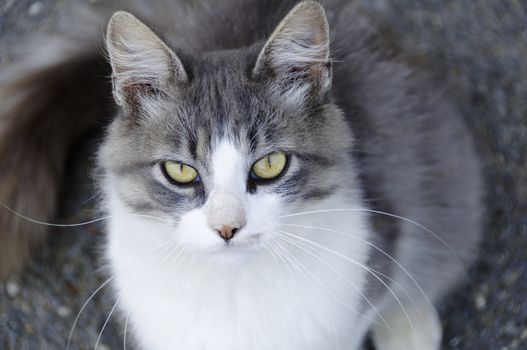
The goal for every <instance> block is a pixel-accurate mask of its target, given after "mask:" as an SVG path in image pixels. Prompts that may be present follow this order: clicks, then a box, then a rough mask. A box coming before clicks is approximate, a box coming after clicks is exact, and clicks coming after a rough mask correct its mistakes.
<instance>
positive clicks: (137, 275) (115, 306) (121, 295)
mask: <svg viewBox="0 0 527 350" xmlns="http://www.w3.org/2000/svg"><path fill="white" fill-rule="evenodd" d="M173 247H176V248H177V247H178V246H177V244H172V245H168V247H166V248H167V249H165V250H163V252H161V253H159V254H158V255H157V256H156V257H155V258H153V259H152V261H150V263H148V264H147V265H145V266H144V267H143V268H142V269H141V270H140V271H139V272H137V273H136V274H135V277H134V278H133V279H132V281H130V282H129V283H128V284H127V285H126V286H125V288H124V289H123V292H122V293H120V294H119V296H118V298H117V300H116V302H115V303H114V305H113V307H112V309H111V310H110V314H109V315H108V317H107V318H106V320H105V321H104V324H103V326H102V328H101V331H100V332H99V335H98V336H97V341H96V342H95V346H94V348H93V349H94V350H97V348H98V347H99V343H100V341H101V337H102V335H103V333H104V330H105V328H106V326H107V325H108V323H109V322H110V319H111V317H112V314H113V313H114V312H115V309H116V308H117V305H118V304H119V302H120V301H121V299H122V297H123V295H124V291H126V289H127V288H129V287H130V285H131V284H132V283H133V282H135V280H136V279H137V278H138V277H139V276H140V275H141V273H143V272H144V271H145V270H146V269H147V268H149V267H150V265H151V264H152V263H154V262H155V261H156V260H157V259H158V258H160V257H161V256H162V255H163V254H164V253H165V252H168V253H167V255H165V257H164V258H163V259H162V261H161V262H160V263H158V267H159V266H160V265H161V263H163V262H164V261H165V260H166V258H168V257H170V255H172V253H173V252H174V251H171V249H170V248H173ZM156 270H157V268H156Z"/></svg>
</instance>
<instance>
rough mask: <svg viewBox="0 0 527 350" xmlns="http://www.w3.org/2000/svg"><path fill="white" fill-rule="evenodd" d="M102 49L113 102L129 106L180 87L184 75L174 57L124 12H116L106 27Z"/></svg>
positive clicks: (182, 69) (176, 58) (185, 75)
mask: <svg viewBox="0 0 527 350" xmlns="http://www.w3.org/2000/svg"><path fill="white" fill-rule="evenodd" d="M106 45H107V48H108V54H109V56H110V63H111V65H112V70H113V74H112V77H113V86H114V88H113V90H114V91H113V92H114V97H115V99H116V102H117V103H118V104H119V105H120V106H122V107H126V106H133V105H135V104H136V103H137V101H138V99H139V98H140V97H142V96H145V95H149V94H152V93H159V92H165V93H167V92H168V91H167V90H168V89H167V87H169V86H171V85H173V84H178V83H183V82H185V81H186V80H187V73H186V72H185V69H184V67H183V65H182V63H181V61H180V60H179V58H178V57H177V56H176V54H175V53H174V52H173V51H172V50H171V49H170V48H169V47H168V46H167V45H166V44H165V43H164V42H163V41H162V40H161V39H160V38H159V37H158V36H157V35H156V34H155V33H154V32H153V31H152V30H150V28H148V27H147V26H146V25H145V24H143V23H142V22H141V21H139V20H138V19H137V18H136V17H134V16H133V15H131V14H130V13H128V12H124V11H119V12H116V13H115V14H114V15H113V16H112V18H111V19H110V22H109V24H108V30H107V35H106Z"/></svg>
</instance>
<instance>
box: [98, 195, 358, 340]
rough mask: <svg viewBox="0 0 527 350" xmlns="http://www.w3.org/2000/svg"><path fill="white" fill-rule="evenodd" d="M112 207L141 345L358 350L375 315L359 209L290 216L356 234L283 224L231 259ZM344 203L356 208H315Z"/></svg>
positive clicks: (115, 258)
mask: <svg viewBox="0 0 527 350" xmlns="http://www.w3.org/2000/svg"><path fill="white" fill-rule="evenodd" d="M109 204H110V205H109V209H110V212H111V220H110V225H109V231H110V232H109V244H108V251H107V256H108V258H109V261H110V267H111V270H112V272H113V273H116V274H117V278H116V279H115V284H114V288H115V291H116V295H117V298H119V308H120V309H121V310H122V311H123V315H124V316H125V317H128V316H129V323H130V324H129V331H130V333H131V334H133V337H134V338H136V339H137V340H138V341H139V343H140V344H141V345H142V346H143V348H145V349H153V350H155V349H160V350H165V349H178V350H194V349H196V350H197V349H200V350H203V349H214V350H222V349H230V350H233V349H240V350H241V349H261V350H263V349H287V350H295V349H303V350H306V349H317V350H320V349H353V348H354V347H355V346H356V343H357V341H360V339H361V337H362V334H356V333H355V332H354V330H356V329H362V328H363V327H362V326H359V324H364V322H368V321H365V319H364V316H363V315H361V314H360V311H361V310H360V304H362V303H363V302H362V300H361V298H363V296H361V292H360V291H361V289H362V288H363V285H364V279H365V274H366V271H365V269H364V268H363V267H361V265H363V264H365V261H366V259H367V251H368V250H367V245H366V244H364V243H363V242H362V243H361V240H366V239H367V238H368V237H367V232H368V230H367V227H366V224H365V220H364V216H363V214H361V213H360V212H334V213H320V214H308V215H299V216H293V217H288V218H284V219H283V222H287V223H291V224H296V225H306V226H313V227H327V228H330V229H332V230H337V231H343V232H346V233H348V234H349V236H345V235H342V234H337V233H335V232H328V231H324V230H320V229H306V228H303V229H300V228H298V227H293V226H282V230H281V232H282V233H281V237H282V238H279V239H276V242H274V243H273V242H272V243H270V245H269V248H265V249H260V250H258V251H254V252H252V253H251V254H250V256H245V257H244V258H239V259H233V261H231V262H230V263H229V264H224V263H217V262H216V261H215V260H214V259H210V258H209V257H207V256H206V255H204V254H200V253H195V252H194V253H190V252H185V251H184V250H183V249H180V248H178V246H177V243H174V239H173V238H171V237H170V232H169V230H167V224H166V223H162V222H158V221H156V220H154V219H149V218H145V217H139V216H132V215H129V214H126V210H125V209H124V207H123V206H122V204H121V203H120V202H119V200H118V199H117V197H116V196H110V201H109ZM343 206H346V207H348V208H350V207H355V208H356V207H357V206H358V205H357V204H356V205H355V206H353V203H349V202H348V203H346V201H343V200H342V199H338V198H333V199H331V200H329V201H326V202H323V203H321V204H319V205H317V207H316V208H308V210H320V209H324V208H342V207H343ZM285 232H287V233H288V234H293V235H296V236H298V237H300V238H295V237H293V236H287V234H286V233H285ZM351 236H354V237H356V239H352V238H350V237H351ZM308 241H310V242H313V243H308ZM167 242H172V243H167ZM324 247H327V248H324ZM331 250H334V251H335V252H338V254H337V253H335V252H333V251H331ZM343 256H346V257H348V259H344V258H343ZM352 260H353V261H352Z"/></svg>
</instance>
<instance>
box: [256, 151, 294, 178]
mask: <svg viewBox="0 0 527 350" xmlns="http://www.w3.org/2000/svg"><path fill="white" fill-rule="evenodd" d="M286 165H287V156H286V154H285V153H284V152H275V153H271V154H268V155H266V156H265V157H263V158H261V159H260V160H258V161H257V162H256V163H254V165H253V167H252V169H251V172H252V175H253V177H255V178H256V179H260V180H271V179H274V178H275V177H278V176H279V175H280V174H282V172H283V171H284V169H285V166H286Z"/></svg>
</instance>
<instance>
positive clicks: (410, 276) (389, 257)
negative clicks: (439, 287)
mask: <svg viewBox="0 0 527 350" xmlns="http://www.w3.org/2000/svg"><path fill="white" fill-rule="evenodd" d="M283 225H284V226H289V227H298V228H303V229H310V230H323V231H326V232H332V233H337V234H340V235H343V236H346V237H349V238H352V239H355V240H357V241H359V242H361V243H364V244H366V245H368V246H370V247H372V248H373V249H375V250H377V251H378V252H380V253H381V254H383V255H385V256H386V257H387V258H388V259H390V260H391V261H393V262H394V263H395V264H396V265H397V266H398V267H399V268H400V269H401V270H402V271H403V272H404V273H405V274H406V275H407V276H408V278H410V280H411V281H412V283H413V284H415V286H416V287H417V289H419V292H420V293H421V294H422V296H423V298H424V299H425V301H426V303H427V304H428V305H430V307H431V308H432V310H433V311H434V312H436V313H437V311H436V309H435V307H434V305H433V304H432V302H431V301H430V299H429V298H428V296H427V295H426V293H425V292H424V290H423V288H422V287H421V285H420V284H419V283H417V281H416V280H415V278H414V277H413V276H412V274H411V273H410V272H409V271H408V270H407V269H406V268H405V267H404V266H402V265H401V264H400V263H399V261H397V259H395V258H394V257H393V256H391V255H390V254H388V253H386V252H385V251H384V250H383V249H381V248H379V247H377V246H376V245H375V244H373V243H371V242H368V241H366V240H364V239H362V238H360V237H357V236H355V235H352V234H350V233H348V232H343V231H339V230H333V229H330V228H325V227H318V226H308V225H296V224H283ZM372 271H375V270H373V269H372ZM379 273H380V272H379ZM383 276H384V277H387V278H389V277H388V276H386V275H383ZM390 280H391V281H393V282H395V281H394V280H393V279H391V278H390ZM395 283H396V282H395ZM399 287H400V288H401V289H402V290H403V292H404V293H405V294H406V295H407V296H409V295H408V293H407V292H406V290H404V289H403V288H402V287H401V286H400V285H399ZM411 300H412V303H413V304H414V306H416V309H417V310H419V308H418V307H417V305H416V303H415V301H414V300H413V299H411ZM421 318H422V315H421Z"/></svg>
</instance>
